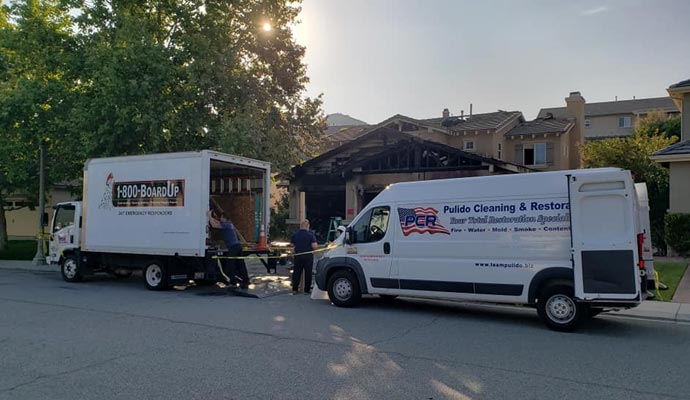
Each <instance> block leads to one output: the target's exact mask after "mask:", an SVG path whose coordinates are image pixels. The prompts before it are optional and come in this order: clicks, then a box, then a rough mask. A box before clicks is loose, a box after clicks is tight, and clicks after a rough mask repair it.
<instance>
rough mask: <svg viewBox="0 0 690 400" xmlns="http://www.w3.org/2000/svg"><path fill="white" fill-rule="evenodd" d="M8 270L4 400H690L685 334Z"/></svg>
mask: <svg viewBox="0 0 690 400" xmlns="http://www.w3.org/2000/svg"><path fill="white" fill-rule="evenodd" d="M208 291H209V289H203V288H189V289H187V290H172V291H167V292H151V291H147V290H145V289H144V284H143V282H142V281H141V280H140V279H137V278H135V277H133V278H129V279H126V280H116V279H113V278H106V277H101V278H96V279H94V280H91V281H89V282H84V283H79V284H69V283H66V282H63V281H62V279H61V278H60V277H59V274H58V273H57V272H55V273H51V272H28V271H15V270H0V399H70V400H71V399H98V400H109V399H128V400H129V399H425V400H428V399H511V400H512V399H559V400H565V399H626V400H631V399H664V398H669V399H687V398H690V379H688V377H689V376H690V325H686V324H679V323H668V322H653V321H642V320H635V319H627V318H620V317H610V316H608V317H607V316H600V317H598V318H596V319H594V320H593V321H592V322H591V323H589V324H588V325H587V326H585V327H584V329H582V330H581V331H579V332H576V333H570V334H568V333H557V332H552V331H549V330H547V329H546V328H545V327H544V326H543V325H542V324H541V322H539V320H538V319H537V316H536V313H535V312H534V311H533V310H531V309H521V308H506V307H492V306H478V305H471V304H467V303H462V304H461V303H440V302H432V301H423V300H408V299H398V300H395V301H384V300H381V299H378V298H370V299H366V300H365V301H364V303H363V305H362V306H361V307H359V308H356V309H341V308H336V307H334V306H332V305H330V304H329V302H328V301H322V300H321V301H319V300H311V299H310V298H309V297H308V296H305V295H296V296H290V295H278V296H273V297H267V298H263V299H251V298H242V297H231V296H211V295H207V294H208V293H209V292H208Z"/></svg>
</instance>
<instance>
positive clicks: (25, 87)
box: [0, 0, 80, 250]
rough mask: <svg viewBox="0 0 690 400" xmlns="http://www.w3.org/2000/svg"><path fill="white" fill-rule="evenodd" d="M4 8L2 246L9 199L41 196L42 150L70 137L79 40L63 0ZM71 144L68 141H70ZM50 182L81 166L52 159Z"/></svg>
mask: <svg viewBox="0 0 690 400" xmlns="http://www.w3.org/2000/svg"><path fill="white" fill-rule="evenodd" d="M1 10H2V11H0V63H1V64H0V116H1V118H0V250H2V249H4V248H5V246H6V245H7V227H6V218H5V206H6V204H5V199H6V198H7V196H8V195H10V194H17V193H19V194H22V195H24V196H25V197H26V198H27V200H28V203H29V204H30V205H34V204H35V200H36V198H37V197H38V179H37V178H36V177H37V176H38V150H39V143H40V142H41V141H45V142H46V144H47V148H48V149H49V154H64V153H65V151H64V146H68V143H70V142H71V139H70V135H69V133H68V132H69V129H67V125H68V121H67V120H66V119H65V117H66V115H67V114H68V110H69V108H70V107H71V105H72V98H73V96H72V95H71V91H70V89H71V87H72V82H73V77H72V76H71V74H70V69H69V65H70V59H71V57H72V55H73V49H74V42H73V40H72V38H71V35H72V33H71V30H70V28H71V23H70V18H69V15H68V13H67V10H66V9H64V8H62V7H60V5H59V4H58V2H56V1H50V0H33V1H24V2H12V3H10V4H4V5H3V6H2V8H1ZM68 147H69V146H68ZM48 164H49V165H51V166H52V167H51V168H50V169H49V171H48V172H49V173H48V182H56V181H58V180H64V179H66V178H68V177H70V176H73V175H74V173H78V171H79V170H80V168H74V165H73V162H72V161H71V158H69V157H68V158H64V157H62V158H57V157H53V158H51V159H49V163H48Z"/></svg>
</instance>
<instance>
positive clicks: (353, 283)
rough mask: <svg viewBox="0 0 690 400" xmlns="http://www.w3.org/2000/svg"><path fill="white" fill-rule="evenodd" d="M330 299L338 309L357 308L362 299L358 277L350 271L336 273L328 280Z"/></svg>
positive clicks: (341, 270)
mask: <svg viewBox="0 0 690 400" xmlns="http://www.w3.org/2000/svg"><path fill="white" fill-rule="evenodd" d="M327 288H328V298H329V299H330V300H331V303H333V304H335V305H336V306H338V307H355V306H356V305H357V304H359V301H360V300H361V299H362V291H361V290H360V288H359V281H358V280H357V276H356V275H355V274H354V272H352V271H351V270H348V269H340V270H337V271H335V272H334V273H333V274H332V275H331V276H330V277H329V278H328V285H327Z"/></svg>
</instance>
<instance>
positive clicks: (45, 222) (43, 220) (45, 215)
mask: <svg viewBox="0 0 690 400" xmlns="http://www.w3.org/2000/svg"><path fill="white" fill-rule="evenodd" d="M48 221H50V220H49V219H48V213H47V212H44V213H43V215H41V226H48Z"/></svg>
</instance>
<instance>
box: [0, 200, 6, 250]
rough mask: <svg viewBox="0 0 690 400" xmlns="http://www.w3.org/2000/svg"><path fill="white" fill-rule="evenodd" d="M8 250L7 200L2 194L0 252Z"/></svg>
mask: <svg viewBox="0 0 690 400" xmlns="http://www.w3.org/2000/svg"><path fill="white" fill-rule="evenodd" d="M5 249H7V219H6V218H5V200H4V199H3V198H2V193H1V192H0V251H4V250H5Z"/></svg>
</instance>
